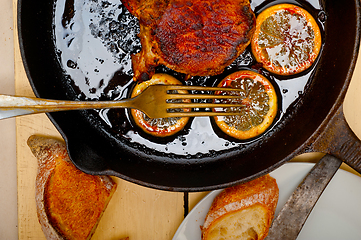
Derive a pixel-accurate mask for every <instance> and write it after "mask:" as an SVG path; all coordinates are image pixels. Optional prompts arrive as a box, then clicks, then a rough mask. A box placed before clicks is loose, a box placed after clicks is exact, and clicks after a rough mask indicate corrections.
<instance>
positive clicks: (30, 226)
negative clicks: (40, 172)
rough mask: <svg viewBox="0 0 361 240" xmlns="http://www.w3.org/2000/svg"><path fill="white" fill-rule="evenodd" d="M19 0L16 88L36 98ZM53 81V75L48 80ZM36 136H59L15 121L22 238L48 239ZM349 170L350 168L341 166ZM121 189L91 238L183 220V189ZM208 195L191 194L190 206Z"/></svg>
mask: <svg viewBox="0 0 361 240" xmlns="http://www.w3.org/2000/svg"><path fill="white" fill-rule="evenodd" d="M16 5H17V0H14V20H15V21H14V35H15V36H14V39H15V88H16V94H17V95H22V96H34V94H33V92H32V90H31V87H30V85H29V82H28V79H27V77H26V74H25V71H24V67H23V64H22V60H21V56H20V52H19V45H18V40H17V39H18V36H17V23H16V12H17V8H16V7H17V6H16ZM360 64H361V63H360V61H359V63H358V65H357V68H356V71H355V73H354V78H353V80H352V82H351V86H350V89H349V91H348V94H347V97H346V99H345V114H346V118H347V120H348V122H349V124H350V126H351V128H352V129H353V130H354V132H355V133H356V135H358V136H359V137H360V136H361V121H359V119H361V107H360V103H361V94H359V93H360V92H361V65H360ZM49 81H51V79H49ZM32 134H40V135H45V136H51V137H58V138H61V136H60V134H59V132H58V131H57V130H56V128H55V127H54V126H53V124H52V123H51V122H50V121H49V119H48V118H47V116H46V115H45V114H38V115H33V116H23V117H18V118H17V119H16V137H17V170H18V229H19V239H20V240H22V239H45V237H44V235H43V233H42V230H41V228H40V224H39V223H38V219H37V215H36V207H35V186H34V184H35V177H36V171H37V160H36V159H35V157H34V156H33V155H32V153H31V152H30V149H29V148H28V146H27V145H26V141H27V139H28V137H29V136H31V135H32ZM317 159H318V156H317V155H316V156H313V155H312V156H310V155H307V156H303V157H300V158H297V159H296V160H295V161H299V160H301V161H317ZM343 167H344V168H346V170H349V168H347V167H346V166H343ZM115 181H116V182H117V183H118V188H117V190H116V192H115V194H114V196H113V198H112V200H111V201H110V203H109V205H108V207H107V209H106V211H105V213H104V215H103V217H102V219H101V221H100V223H99V226H98V228H97V230H96V232H95V235H94V237H93V238H92V239H120V238H122V237H126V236H129V237H130V239H131V240H145V239H157V240H163V239H164V240H170V239H172V236H173V235H174V233H175V232H176V230H177V228H178V226H179V224H180V223H181V222H182V220H183V216H184V212H183V210H184V208H183V204H184V201H183V193H175V192H165V191H159V190H154V189H149V188H145V187H142V186H138V185H135V184H132V183H129V182H126V181H124V180H121V179H118V178H115ZM205 195H206V193H192V194H190V196H189V207H190V208H192V207H193V206H194V205H195V204H196V203H197V202H198V201H199V200H200V199H201V198H202V197H204V196H205Z"/></svg>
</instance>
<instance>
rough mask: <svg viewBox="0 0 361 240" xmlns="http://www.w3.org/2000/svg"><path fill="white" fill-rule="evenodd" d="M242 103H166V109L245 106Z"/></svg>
mask: <svg viewBox="0 0 361 240" xmlns="http://www.w3.org/2000/svg"><path fill="white" fill-rule="evenodd" d="M245 106H246V105H244V104H233V103H168V104H167V108H168V109H182V108H230V107H233V108H234V107H245Z"/></svg>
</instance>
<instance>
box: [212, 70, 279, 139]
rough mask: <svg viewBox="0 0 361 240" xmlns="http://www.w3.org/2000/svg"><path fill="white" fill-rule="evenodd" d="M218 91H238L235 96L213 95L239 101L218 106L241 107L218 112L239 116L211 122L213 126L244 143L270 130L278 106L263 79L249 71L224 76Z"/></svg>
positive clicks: (223, 117)
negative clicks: (221, 89) (230, 104)
mask: <svg viewBox="0 0 361 240" xmlns="http://www.w3.org/2000/svg"><path fill="white" fill-rule="evenodd" d="M218 87H228V88H239V89H240V91H239V92H235V91H231V92H222V91H217V92H216V93H215V94H222V95H239V98H236V99H227V100H221V101H220V102H222V103H241V104H244V105H245V106H244V107H234V108H227V109H220V110H222V111H223V110H225V111H236V112H239V114H237V115H231V116H217V117H215V118H214V119H215V122H216V124H217V126H218V127H219V128H220V129H221V130H222V131H223V132H225V133H226V134H228V135H229V136H231V137H234V138H237V139H242V140H245V139H250V138H254V137H256V136H258V135H260V134H262V133H263V132H264V131H266V130H267V128H268V127H270V126H271V124H272V123H273V120H274V118H275V117H276V115H277V111H278V104H277V94H276V91H275V89H274V87H273V86H272V84H271V83H270V82H269V81H268V79H267V78H265V77H264V76H262V75H261V74H258V73H256V72H253V71H239V72H235V73H232V74H230V75H228V76H227V77H226V78H225V79H223V80H222V81H221V82H220V83H219V85H218ZM218 101H219V100H218ZM215 111H217V110H215Z"/></svg>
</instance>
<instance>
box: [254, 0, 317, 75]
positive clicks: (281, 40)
mask: <svg viewBox="0 0 361 240" xmlns="http://www.w3.org/2000/svg"><path fill="white" fill-rule="evenodd" d="M321 45H322V41H321V32H320V29H319V27H318V25H317V22H316V21H315V19H314V18H313V17H312V15H311V14H310V13H309V12H307V11H306V10H305V9H303V8H300V7H298V6H296V5H293V4H278V5H274V6H272V7H269V8H267V9H266V10H264V11H263V12H261V13H260V14H259V15H258V16H257V20H256V31H255V33H254V35H253V38H252V43H251V46H252V53H253V55H254V56H255V58H256V61H257V62H260V63H262V64H263V67H264V68H265V69H266V70H268V71H269V72H272V73H275V74H278V75H293V74H297V73H300V72H302V71H305V70H306V69H308V68H309V67H311V66H312V64H313V63H314V62H315V61H316V59H317V56H318V54H319V52H320V49H321Z"/></svg>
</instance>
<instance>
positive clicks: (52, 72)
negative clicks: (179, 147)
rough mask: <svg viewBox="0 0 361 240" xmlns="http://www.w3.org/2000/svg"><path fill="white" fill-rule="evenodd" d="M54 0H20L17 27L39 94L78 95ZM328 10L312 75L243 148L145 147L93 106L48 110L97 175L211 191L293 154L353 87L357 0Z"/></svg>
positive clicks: (75, 153) (73, 151) (72, 150)
mask: <svg viewBox="0 0 361 240" xmlns="http://www.w3.org/2000/svg"><path fill="white" fill-rule="evenodd" d="M54 4H55V2H54V1H38V2H29V1H22V0H19V5H18V11H19V12H18V26H19V41H20V49H21V53H22V57H23V61H24V66H25V70H26V72H27V75H28V78H29V81H30V83H31V85H32V87H33V90H34V92H35V94H36V96H38V97H42V98H51V99H76V92H74V89H72V88H71V87H69V84H68V83H69V76H68V75H66V74H65V73H64V71H63V68H62V66H61V65H60V63H59V61H58V57H59V55H58V54H59V53H57V52H56V51H55V49H56V48H55V46H54V38H53V28H54V26H53V14H54ZM321 5H322V6H323V9H324V11H325V12H326V13H327V21H326V22H325V26H324V28H325V35H324V42H325V44H324V47H323V51H322V56H321V57H320V59H319V62H318V64H317V68H316V70H315V71H314V72H313V74H314V76H313V80H312V81H311V84H310V85H309V86H308V87H307V91H305V92H304V93H303V95H302V97H301V98H299V99H298V101H297V102H296V103H295V105H294V106H293V107H292V108H290V109H288V110H289V111H288V112H287V113H286V114H285V115H284V117H283V118H282V121H280V122H279V123H277V124H276V125H275V126H274V128H273V129H272V130H271V131H269V132H267V133H266V134H264V135H263V136H262V138H261V139H258V140H256V141H254V142H252V143H249V144H247V146H246V147H244V148H236V149H235V148H232V149H230V150H225V151H217V152H212V153H211V154H206V155H202V156H201V158H198V157H197V156H196V155H192V156H187V157H186V156H178V155H175V154H167V155H165V154H161V153H157V152H153V151H151V150H150V149H147V148H139V147H138V146H135V145H133V144H130V143H129V142H127V141H126V140H124V139H121V138H117V137H115V136H114V135H113V134H112V133H111V132H109V131H107V129H105V128H104V127H102V125H101V124H99V119H97V118H96V117H94V116H93V115H92V114H89V112H88V111H72V112H58V113H51V114H48V116H49V117H50V119H51V120H52V122H53V123H54V124H55V126H56V127H57V128H58V130H59V131H60V132H61V134H62V135H63V137H64V139H65V140H66V142H67V145H68V150H69V154H70V156H71V159H72V161H73V162H74V164H75V165H76V166H77V167H78V168H80V169H81V170H83V171H85V172H87V173H91V174H111V175H115V176H118V177H121V178H124V179H126V180H129V181H132V182H135V183H138V184H141V185H145V186H149V187H154V188H158V189H165V190H175V191H204V190H212V189H217V188H223V187H227V186H230V185H233V184H236V183H240V182H243V181H247V180H250V179H252V178H255V177H258V176H260V175H262V174H264V173H267V172H269V171H271V170H273V169H274V168H276V167H278V166H280V165H281V164H282V163H284V162H285V161H288V160H290V159H291V158H292V157H294V156H295V155H296V154H297V153H298V152H299V151H300V150H301V149H302V148H303V147H304V146H306V145H307V142H308V141H310V140H311V139H312V135H313V134H314V132H315V131H316V129H318V128H321V129H322V128H323V127H325V125H326V124H327V117H328V116H329V114H333V111H334V110H335V108H337V106H339V105H340V104H341V103H342V101H343V97H344V95H345V93H346V90H347V86H348V84H349V81H350V78H351V75H352V71H353V68H354V64H355V60H356V57H357V52H358V44H359V39H358V33H357V32H358V31H359V21H360V19H359V3H358V1H352V0H347V1H337V0H334V1H327V2H324V3H321Z"/></svg>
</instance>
